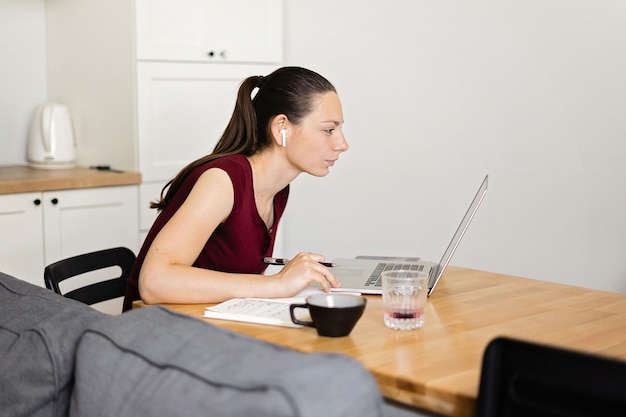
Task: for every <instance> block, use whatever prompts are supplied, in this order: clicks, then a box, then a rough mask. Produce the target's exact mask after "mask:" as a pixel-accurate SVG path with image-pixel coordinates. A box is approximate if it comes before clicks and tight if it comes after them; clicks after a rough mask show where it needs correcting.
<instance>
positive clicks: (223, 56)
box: [207, 50, 227, 59]
mask: <svg viewBox="0 0 626 417" xmlns="http://www.w3.org/2000/svg"><path fill="white" fill-rule="evenodd" d="M215 55H216V54H215V51H209V52H207V56H208V57H209V58H215ZM219 55H220V57H222V58H224V59H226V55H227V54H226V50H223V51H220V53H219Z"/></svg>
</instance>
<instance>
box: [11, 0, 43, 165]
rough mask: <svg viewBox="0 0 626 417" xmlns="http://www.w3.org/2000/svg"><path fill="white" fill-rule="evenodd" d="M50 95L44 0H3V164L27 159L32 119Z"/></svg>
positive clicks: (21, 161) (22, 161)
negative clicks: (27, 141)
mask: <svg viewBox="0 0 626 417" xmlns="http://www.w3.org/2000/svg"><path fill="white" fill-rule="evenodd" d="M46 96H47V92H46V38H45V14H44V0H0V165H6V164H15V163H25V161H26V137H27V135H28V128H29V124H30V119H31V116H32V113H33V111H34V110H35V107H36V106H37V105H38V104H39V103H41V102H43V101H45V100H46Z"/></svg>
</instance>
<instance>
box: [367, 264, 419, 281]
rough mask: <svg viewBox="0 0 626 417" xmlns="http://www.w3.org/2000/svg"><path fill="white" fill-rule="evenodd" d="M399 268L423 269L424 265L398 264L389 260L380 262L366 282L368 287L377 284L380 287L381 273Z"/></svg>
mask: <svg viewBox="0 0 626 417" xmlns="http://www.w3.org/2000/svg"><path fill="white" fill-rule="evenodd" d="M398 269H405V270H409V271H423V270H424V265H416V264H396V263H388V262H380V263H379V264H378V265H376V268H375V269H374V271H373V272H372V274H371V275H370V277H369V278H368V279H367V281H366V282H365V286H366V287H370V286H375V287H380V286H381V282H380V275H381V274H382V273H383V272H385V271H395V270H398Z"/></svg>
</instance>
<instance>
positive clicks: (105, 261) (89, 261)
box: [44, 247, 135, 305]
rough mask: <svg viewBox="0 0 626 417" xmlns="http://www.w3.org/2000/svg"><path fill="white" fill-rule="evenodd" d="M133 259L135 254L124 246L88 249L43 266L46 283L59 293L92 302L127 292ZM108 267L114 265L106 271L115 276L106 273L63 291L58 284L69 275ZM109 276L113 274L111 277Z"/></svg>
mask: <svg viewBox="0 0 626 417" xmlns="http://www.w3.org/2000/svg"><path fill="white" fill-rule="evenodd" d="M134 262H135V254H134V253H133V252H132V251H131V250H130V249H128V248H123V247H119V248H112V249H104V250H100V251H95V252H90V253H85V254H82V255H78V256H73V257H71V258H66V259H62V260H60V261H58V262H55V263H53V264H51V265H48V266H46V268H45V270H44V281H45V283H46V287H47V288H48V289H51V290H52V291H54V292H56V293H57V294H61V295H63V296H65V297H68V298H72V299H74V300H78V301H80V302H83V303H85V304H89V305H92V304H96V303H99V302H101V301H107V300H111V299H114V298H117V297H122V296H124V292H125V291H126V280H127V279H128V276H129V275H130V271H131V269H132V267H133V263H134ZM111 267H119V268H120V269H121V273H119V275H118V274H117V272H118V269H117V268H111ZM105 268H111V269H110V270H107V271H106V272H107V274H109V273H110V274H112V275H113V276H111V275H107V276H106V277H105V278H104V279H101V280H100V281H99V282H95V283H91V284H89V285H85V286H82V287H80V288H76V289H74V290H72V291H68V292H65V293H62V292H61V289H60V288H59V283H61V282H62V281H65V280H66V279H69V278H74V277H78V276H79V275H82V274H86V273H89V272H93V271H98V270H104V269H105ZM109 276H111V277H110V278H109Z"/></svg>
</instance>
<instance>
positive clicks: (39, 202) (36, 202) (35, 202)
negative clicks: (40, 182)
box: [33, 198, 41, 206]
mask: <svg viewBox="0 0 626 417" xmlns="http://www.w3.org/2000/svg"><path fill="white" fill-rule="evenodd" d="M33 204H35V205H36V206H38V205H40V204H41V200H40V199H38V198H36V199H35V200H34V201H33Z"/></svg>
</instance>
